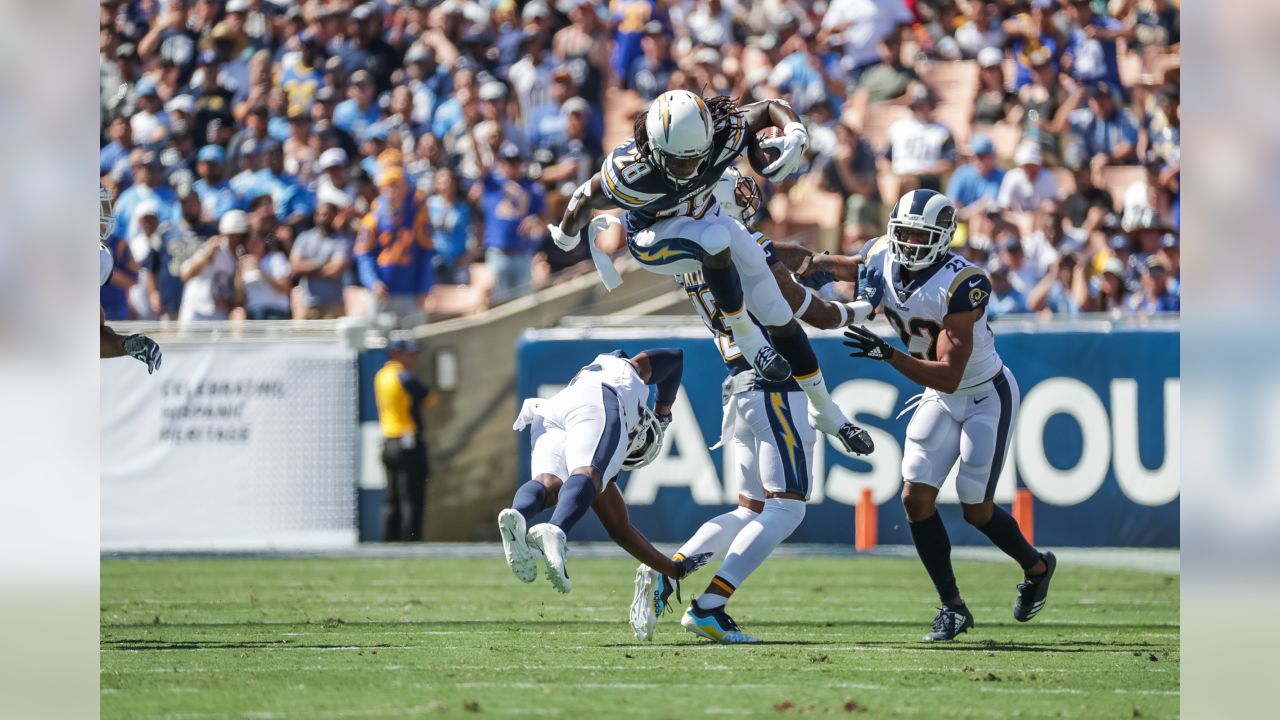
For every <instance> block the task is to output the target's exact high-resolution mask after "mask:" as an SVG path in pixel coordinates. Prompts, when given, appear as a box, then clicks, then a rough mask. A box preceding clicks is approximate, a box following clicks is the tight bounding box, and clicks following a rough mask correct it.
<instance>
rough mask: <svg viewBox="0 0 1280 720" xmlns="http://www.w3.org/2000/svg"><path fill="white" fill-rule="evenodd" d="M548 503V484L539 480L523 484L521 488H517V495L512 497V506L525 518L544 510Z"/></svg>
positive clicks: (527, 518)
mask: <svg viewBox="0 0 1280 720" xmlns="http://www.w3.org/2000/svg"><path fill="white" fill-rule="evenodd" d="M546 503H547V486H545V485H543V484H542V483H540V482H538V481H537V480H530V481H529V482H527V483H525V484H523V485H521V486H520V489H519V490H516V496H515V497H514V498H512V499H511V507H512V508H514V509H515V511H516V512H518V513H520V514H521V515H523V516H524V519H525V520H529V519H530V518H532V517H533V516H534V515H537V514H538V513H540V512H542V508H544V507H546Z"/></svg>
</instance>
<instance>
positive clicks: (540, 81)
mask: <svg viewBox="0 0 1280 720" xmlns="http://www.w3.org/2000/svg"><path fill="white" fill-rule="evenodd" d="M528 9H529V6H526V7H525V10H526V11H527V10H528ZM544 10H545V6H544ZM520 49H521V51H522V52H523V53H524V57H522V58H520V60H519V61H518V62H516V64H515V65H512V66H511V73H510V81H511V87H513V88H514V89H515V91H516V99H517V100H518V101H519V105H520V117H521V119H522V122H523V123H524V127H523V129H524V130H525V131H528V129H529V126H528V122H529V119H530V118H531V117H532V116H533V112H534V110H535V109H536V108H538V107H539V106H540V105H542V104H544V103H546V102H547V101H548V100H549V98H550V97H551V83H552V79H551V76H552V73H554V72H555V70H556V67H557V66H558V65H559V64H560V63H559V62H558V61H557V60H556V59H555V58H554V57H553V56H552V55H551V53H548V52H547V38H546V37H544V36H542V35H540V34H538V32H537V31H535V30H530V29H529V28H528V26H526V27H525V33H524V36H523V37H522V39H521V41H520Z"/></svg>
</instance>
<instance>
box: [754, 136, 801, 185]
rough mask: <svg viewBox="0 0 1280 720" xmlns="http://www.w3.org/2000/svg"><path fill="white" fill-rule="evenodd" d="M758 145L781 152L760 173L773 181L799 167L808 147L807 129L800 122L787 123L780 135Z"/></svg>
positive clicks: (782, 177)
mask: <svg viewBox="0 0 1280 720" xmlns="http://www.w3.org/2000/svg"><path fill="white" fill-rule="evenodd" d="M760 147H761V148H775V149H777V150H779V151H780V152H781V153H782V154H781V155H780V156H779V157H778V159H777V160H774V161H773V162H772V163H769V166H768V167H766V168H765V169H764V172H763V173H761V174H763V175H764V176H765V177H766V178H768V179H770V180H773V181H775V182H776V181H779V180H783V179H785V178H786V177H787V176H788V175H791V174H792V173H794V172H795V171H796V170H799V169H800V163H801V161H802V160H804V151H805V150H806V149H808V147H809V131H808V130H805V129H804V125H803V124H801V123H798V122H791V123H787V126H786V127H785V128H783V129H782V135H781V136H779V137H774V138H769V139H768V140H762V141H760Z"/></svg>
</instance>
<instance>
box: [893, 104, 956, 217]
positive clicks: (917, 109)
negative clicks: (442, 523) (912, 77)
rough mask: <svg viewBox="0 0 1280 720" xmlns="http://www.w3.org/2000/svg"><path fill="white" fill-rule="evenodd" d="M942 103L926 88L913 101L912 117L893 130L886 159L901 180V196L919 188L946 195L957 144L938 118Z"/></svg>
mask: <svg viewBox="0 0 1280 720" xmlns="http://www.w3.org/2000/svg"><path fill="white" fill-rule="evenodd" d="M937 107H938V100H937V98H936V97H934V95H933V93H932V92H931V91H930V90H929V89H928V88H926V87H924V86H919V87H917V88H916V89H915V90H914V91H913V93H912V97H911V115H910V116H908V117H905V118H902V119H901V120H898V121H897V122H895V123H894V124H893V125H891V126H889V147H888V150H887V151H886V153H885V159H886V160H888V161H889V163H890V167H891V168H892V170H893V173H894V174H895V175H896V176H897V178H898V192H899V193H900V194H901V193H906V192H908V191H911V190H915V189H918V188H925V189H928V190H937V191H939V192H941V191H942V176H943V175H946V174H947V173H950V172H951V171H952V169H954V168H955V165H956V141H955V138H954V137H952V135H951V130H949V129H948V128H947V126H945V125H943V124H942V123H940V122H938V121H937V119H936V118H935V117H934V114H935V111H936V109H937Z"/></svg>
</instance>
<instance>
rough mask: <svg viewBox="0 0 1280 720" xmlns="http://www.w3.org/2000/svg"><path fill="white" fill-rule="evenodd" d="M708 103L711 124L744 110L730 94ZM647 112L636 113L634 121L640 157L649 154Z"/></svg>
mask: <svg viewBox="0 0 1280 720" xmlns="http://www.w3.org/2000/svg"><path fill="white" fill-rule="evenodd" d="M705 102H706V103H707V111H708V112H710V113H711V124H712V125H713V126H714V125H715V124H716V123H718V122H720V121H721V120H723V119H725V118H727V117H731V116H734V115H741V114H742V110H740V109H738V103H737V102H736V101H735V100H734V99H733V98H731V97H729V96H728V95H717V96H715V97H713V98H711V99H710V100H706V101H705ZM644 118H645V112H644V111H643V110H642V111H640V112H638V113H636V118H635V121H634V122H633V123H632V128H631V129H632V134H633V135H635V138H636V153H637V154H638V155H639V156H640V157H646V156H647V155H649V132H648V131H647V130H645V128H644Z"/></svg>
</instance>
